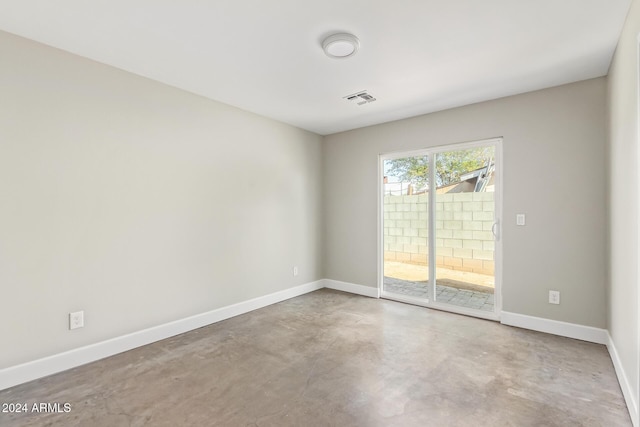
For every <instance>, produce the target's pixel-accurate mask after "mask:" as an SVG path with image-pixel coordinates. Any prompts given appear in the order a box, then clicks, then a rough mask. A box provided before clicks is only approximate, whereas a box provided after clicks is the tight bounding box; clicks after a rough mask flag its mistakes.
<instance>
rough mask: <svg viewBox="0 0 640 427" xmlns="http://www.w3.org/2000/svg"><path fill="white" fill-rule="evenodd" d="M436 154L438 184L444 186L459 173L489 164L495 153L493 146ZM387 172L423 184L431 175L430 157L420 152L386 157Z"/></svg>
mask: <svg viewBox="0 0 640 427" xmlns="http://www.w3.org/2000/svg"><path fill="white" fill-rule="evenodd" d="M435 156H436V161H435V167H436V171H435V172H436V173H435V175H436V187H443V186H446V185H449V184H454V183H456V182H459V181H460V176H462V175H464V174H465V173H467V172H471V171H473V170H476V169H479V168H481V167H483V166H486V165H487V163H488V162H489V161H490V160H491V158H492V157H493V147H479V148H471V149H469V150H457V151H448V152H445V153H438V154H436V155H435ZM385 175H387V176H393V177H396V178H397V179H398V180H399V181H401V182H408V183H411V184H412V185H413V186H414V188H423V187H425V186H426V185H427V183H428V179H429V158H428V157H427V156H420V157H406V158H403V159H392V160H387V161H385Z"/></svg>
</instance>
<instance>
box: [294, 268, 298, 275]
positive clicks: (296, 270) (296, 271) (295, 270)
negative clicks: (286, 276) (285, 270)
mask: <svg viewBox="0 0 640 427" xmlns="http://www.w3.org/2000/svg"><path fill="white" fill-rule="evenodd" d="M293 275H294V277H295V276H297V275H298V267H297V266H295V267H293Z"/></svg>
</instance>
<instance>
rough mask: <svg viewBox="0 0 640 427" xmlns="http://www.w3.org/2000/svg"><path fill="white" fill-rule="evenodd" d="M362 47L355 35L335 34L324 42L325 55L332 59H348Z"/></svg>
mask: <svg viewBox="0 0 640 427" xmlns="http://www.w3.org/2000/svg"><path fill="white" fill-rule="evenodd" d="M359 47H360V40H358V38H357V37H356V36H354V35H353V34H346V33H340V34H333V35H331V36H329V37H327V38H326V39H324V41H323V42H322V49H324V53H326V54H327V56H328V57H330V58H338V59H340V58H348V57H350V56H353V55H355V54H356V52H357V51H358V48H359Z"/></svg>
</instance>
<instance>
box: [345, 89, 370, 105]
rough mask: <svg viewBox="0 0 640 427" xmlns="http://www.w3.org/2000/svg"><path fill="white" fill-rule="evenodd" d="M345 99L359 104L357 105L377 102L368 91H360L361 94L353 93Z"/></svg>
mask: <svg viewBox="0 0 640 427" xmlns="http://www.w3.org/2000/svg"><path fill="white" fill-rule="evenodd" d="M343 98H344V99H346V100H347V101H349V102H352V103H354V104H357V105H364V104H368V103H370V102H373V101H375V100H376V97H375V96H373V95H371V94H370V93H369V92H367V91H366V90H363V91H360V92H356V93H353V94H351V95H347V96H345V97H343Z"/></svg>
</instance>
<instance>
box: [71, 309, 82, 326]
mask: <svg viewBox="0 0 640 427" xmlns="http://www.w3.org/2000/svg"><path fill="white" fill-rule="evenodd" d="M78 328H84V311H76V312H74V313H69V329H70V330H71V329H78Z"/></svg>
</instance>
